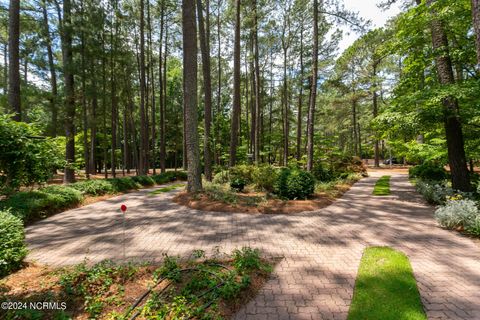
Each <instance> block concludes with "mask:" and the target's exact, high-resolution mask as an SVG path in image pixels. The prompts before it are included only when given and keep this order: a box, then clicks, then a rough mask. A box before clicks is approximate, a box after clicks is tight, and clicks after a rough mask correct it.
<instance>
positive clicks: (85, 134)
mask: <svg viewBox="0 0 480 320" xmlns="http://www.w3.org/2000/svg"><path fill="white" fill-rule="evenodd" d="M80 8H81V9H80V14H81V16H82V17H81V22H82V24H84V14H85V11H84V2H83V0H82V1H80ZM80 42H81V43H80V48H81V52H80V53H81V68H82V70H81V76H82V78H81V79H82V80H81V81H82V118H83V119H82V120H83V161H84V162H85V176H86V178H87V179H90V172H89V170H88V164H89V160H90V156H89V151H90V150H89V145H88V113H87V90H86V89H87V75H86V66H85V42H86V40H85V32H84V31H83V29H82V31H81V40H80Z"/></svg>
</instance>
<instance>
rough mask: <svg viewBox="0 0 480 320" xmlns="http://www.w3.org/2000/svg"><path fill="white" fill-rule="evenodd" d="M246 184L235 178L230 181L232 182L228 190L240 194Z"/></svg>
mask: <svg viewBox="0 0 480 320" xmlns="http://www.w3.org/2000/svg"><path fill="white" fill-rule="evenodd" d="M246 184H247V183H246V182H245V180H243V179H242V178H235V179H233V180H232V182H230V188H232V189H233V190H235V191H237V192H242V191H243V189H244V188H245V186H246Z"/></svg>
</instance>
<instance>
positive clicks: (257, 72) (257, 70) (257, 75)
mask: <svg viewBox="0 0 480 320" xmlns="http://www.w3.org/2000/svg"><path fill="white" fill-rule="evenodd" d="M253 10H254V28H255V29H254V34H253V37H254V38H253V40H254V46H255V114H254V115H253V114H252V116H255V121H254V124H255V126H254V133H255V135H254V141H253V143H254V146H253V150H254V155H253V159H254V161H255V163H256V164H258V163H259V158H260V112H261V105H260V103H261V101H260V85H261V83H260V66H259V62H258V60H259V52H258V13H257V1H256V0H253Z"/></svg>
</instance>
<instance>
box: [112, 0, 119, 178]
mask: <svg viewBox="0 0 480 320" xmlns="http://www.w3.org/2000/svg"><path fill="white" fill-rule="evenodd" d="M112 2H113V5H112V7H113V8H112V9H113V14H112V18H113V19H114V22H113V24H114V26H113V28H112V30H111V32H110V45H111V48H112V49H111V53H110V85H111V88H110V90H111V92H110V94H111V101H110V102H111V113H112V114H111V127H112V140H111V141H112V143H111V153H110V158H111V160H110V162H111V165H112V168H111V170H112V177H113V178H115V177H116V175H117V173H116V167H117V159H116V155H115V153H116V150H117V126H118V119H117V118H118V99H117V98H118V97H117V77H116V73H115V66H116V62H115V54H116V52H115V51H116V50H117V39H116V38H117V34H118V32H117V28H118V24H117V18H116V14H115V12H116V10H117V2H116V0H113V1H112ZM114 32H115V35H114Z"/></svg>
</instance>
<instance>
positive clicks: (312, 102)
mask: <svg viewBox="0 0 480 320" xmlns="http://www.w3.org/2000/svg"><path fill="white" fill-rule="evenodd" d="M312 65H313V68H312V80H311V83H310V85H311V89H310V105H309V108H308V123H307V170H308V171H312V169H313V136H314V132H313V130H314V123H315V104H316V100H317V77H318V0H313V50H312Z"/></svg>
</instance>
